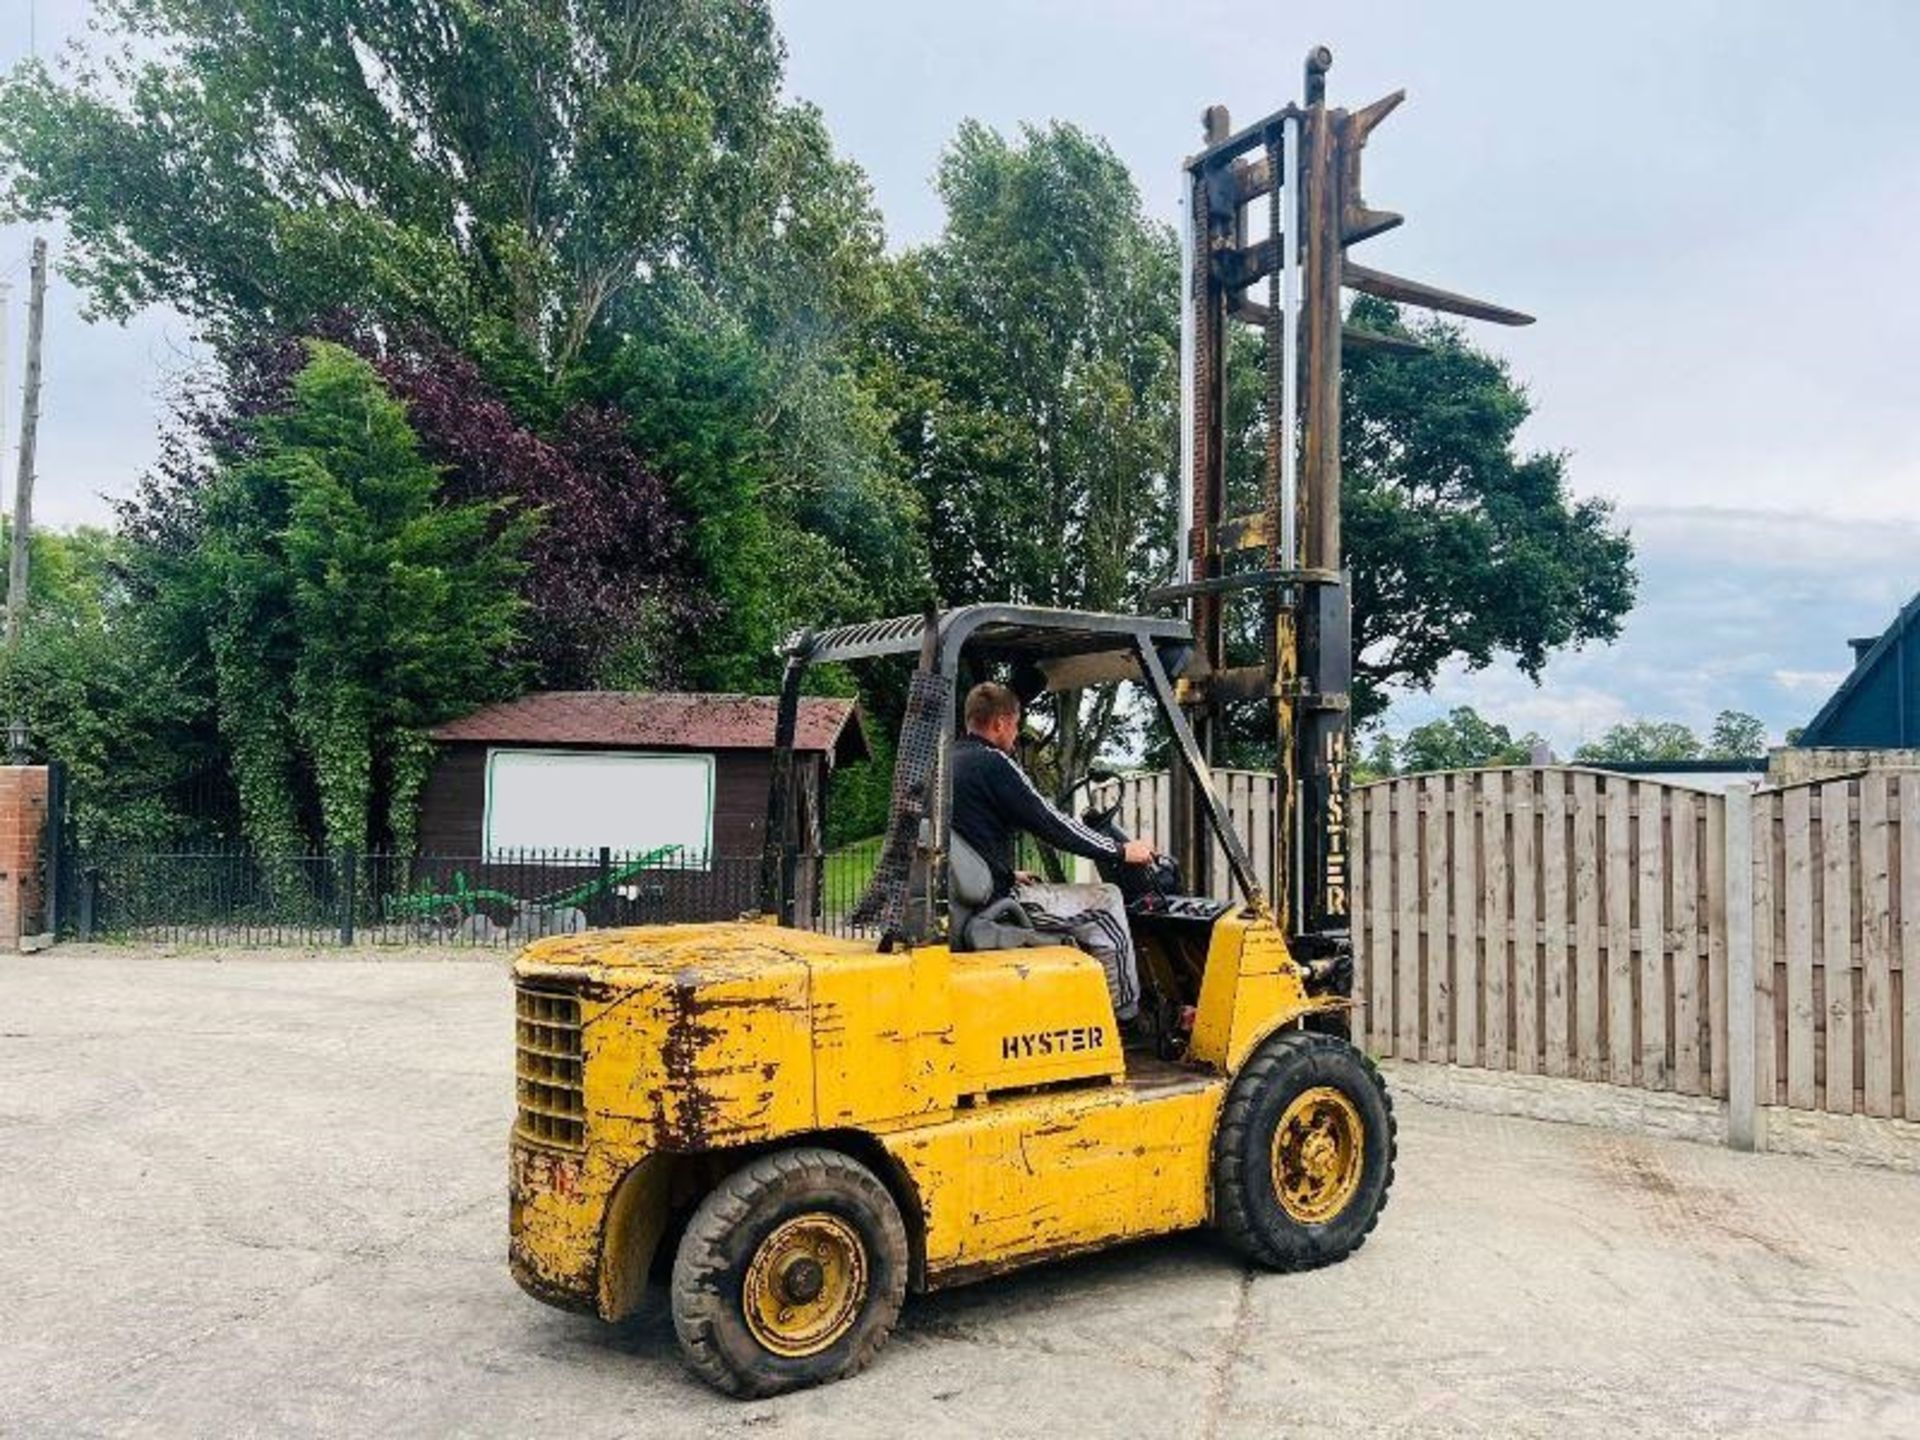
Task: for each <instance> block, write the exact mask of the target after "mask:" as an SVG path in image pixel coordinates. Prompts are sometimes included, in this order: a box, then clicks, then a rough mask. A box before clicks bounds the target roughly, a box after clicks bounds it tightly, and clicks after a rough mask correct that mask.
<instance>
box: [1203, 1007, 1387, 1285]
mask: <svg viewBox="0 0 1920 1440" xmlns="http://www.w3.org/2000/svg"><path fill="white" fill-rule="evenodd" d="M1394 1151H1395V1142H1394V1125H1393V1101H1392V1100H1391V1099H1390V1098H1389V1097H1388V1095H1387V1087H1386V1082H1385V1081H1383V1080H1382V1079H1381V1078H1380V1072H1379V1071H1378V1070H1377V1069H1376V1068H1375V1067H1374V1064H1373V1062H1372V1061H1371V1060H1369V1059H1368V1058H1367V1057H1366V1056H1365V1055H1364V1054H1362V1053H1361V1052H1360V1051H1358V1050H1356V1049H1355V1048H1354V1047H1353V1046H1352V1045H1350V1044H1349V1043H1347V1042H1346V1041H1345V1040H1341V1039H1338V1038H1336V1037H1334V1036H1331V1035H1321V1034H1314V1033H1311V1032H1305V1031H1289V1032H1287V1033H1286V1034H1283V1035H1276V1036H1275V1037H1273V1038H1272V1039H1271V1040H1268V1041H1267V1042H1266V1044H1264V1045H1262V1046H1261V1047H1260V1048H1259V1049H1258V1050H1256V1051H1255V1052H1254V1054H1253V1056H1252V1058H1251V1059H1249V1060H1248V1061H1247V1063H1246V1064H1245V1065H1244V1066H1242V1067H1241V1070H1240V1073H1239V1075H1238V1076H1236V1077H1235V1079H1234V1082H1233V1086H1232V1088H1231V1089H1230V1090H1228V1092H1227V1099H1226V1103H1225V1105H1224V1106H1223V1107H1222V1109H1221V1112H1220V1128H1219V1130H1218V1131H1217V1132H1216V1133H1215V1136H1214V1148H1213V1213H1214V1223H1215V1224H1216V1225H1217V1226H1218V1227H1219V1228H1220V1231H1221V1232H1222V1233H1223V1234H1224V1235H1225V1236H1226V1237H1227V1240H1228V1241H1229V1242H1230V1243H1231V1244H1232V1245H1233V1246H1234V1248H1235V1249H1237V1250H1239V1251H1240V1252H1241V1253H1242V1254H1243V1255H1245V1256H1246V1257H1247V1258H1248V1259H1249V1260H1252V1261H1253V1262H1254V1263H1255V1264H1257V1265H1264V1266H1266V1267H1267V1268H1268V1269H1270V1270H1310V1269H1313V1268H1314V1267H1315V1266H1319V1265H1331V1264H1332V1263H1333V1262H1334V1261H1336V1260H1341V1259H1344V1258H1346V1257H1347V1256H1348V1255H1351V1254H1352V1253H1353V1252H1354V1251H1355V1250H1358V1249H1359V1248H1360V1246H1361V1245H1362V1244H1363V1243H1364V1242H1365V1241H1366V1238H1367V1235H1368V1233H1369V1232H1370V1231H1371V1230H1372V1229H1373V1227H1374V1223H1375V1222H1376V1221H1377V1220H1378V1219H1379V1218H1380V1211H1381V1209H1382V1208H1383V1207H1384V1206H1385V1205H1386V1203H1387V1190H1388V1188H1389V1187H1390V1186H1391V1185H1392V1184H1393V1160H1394Z"/></svg>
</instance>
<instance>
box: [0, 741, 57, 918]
mask: <svg viewBox="0 0 1920 1440" xmlns="http://www.w3.org/2000/svg"><path fill="white" fill-rule="evenodd" d="M46 823H47V769H46V767H45V766H44V765H0V950H15V949H18V948H19V945H20V937H21V936H22V935H27V934H32V933H34V931H36V930H38V929H41V928H43V927H44V925H45V923H46V922H45V920H44V918H43V917H42V915H41V908H40V899H41V897H40V841H41V835H42V833H43V832H44V831H45V829H46Z"/></svg>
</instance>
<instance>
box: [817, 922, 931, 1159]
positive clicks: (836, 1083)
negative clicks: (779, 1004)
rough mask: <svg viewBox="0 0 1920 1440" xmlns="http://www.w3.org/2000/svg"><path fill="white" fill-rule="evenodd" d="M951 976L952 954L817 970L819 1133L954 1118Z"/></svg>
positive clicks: (874, 956) (870, 956)
mask: <svg viewBox="0 0 1920 1440" xmlns="http://www.w3.org/2000/svg"><path fill="white" fill-rule="evenodd" d="M951 967H952V958H951V957H950V956H949V955H948V953H947V951H946V948H945V947H944V946H922V947H920V948H919V949H917V950H913V951H894V952H893V953H891V954H886V955H882V954H878V953H876V952H874V951H872V950H867V951H865V952H863V953H861V954H859V955H857V956H852V957H847V958H844V959H841V958H837V957H836V959H835V961H834V963H833V964H831V965H816V966H815V967H814V969H813V982H812V992H811V993H812V997H813V1083H814V1105H815V1118H816V1122H817V1124H818V1125H819V1126H821V1127H822V1128H836V1127H847V1126H853V1127H859V1128H863V1129H870V1128H873V1127H875V1126H880V1125H895V1124H897V1125H907V1124H924V1123H926V1122H928V1121H931V1120H938V1119H943V1118H945V1117H946V1116H947V1115H949V1114H951V1113H952V1110H953V1104H954V1096H955V1093H956V1092H955V1083H954V1066H955V1051H956V1049H957V1046H956V1045H955V1043H954V1033H953V1002H952V998H951V994H950V989H949V986H950V980H949V971H950V969H951Z"/></svg>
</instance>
